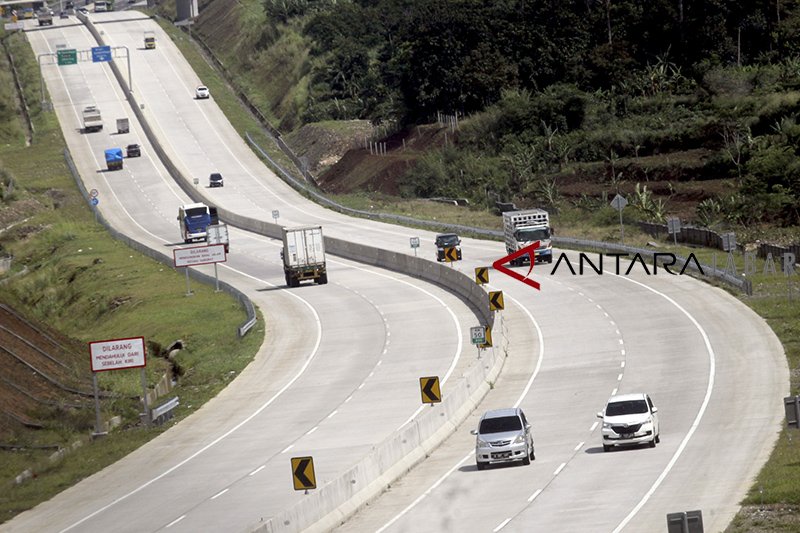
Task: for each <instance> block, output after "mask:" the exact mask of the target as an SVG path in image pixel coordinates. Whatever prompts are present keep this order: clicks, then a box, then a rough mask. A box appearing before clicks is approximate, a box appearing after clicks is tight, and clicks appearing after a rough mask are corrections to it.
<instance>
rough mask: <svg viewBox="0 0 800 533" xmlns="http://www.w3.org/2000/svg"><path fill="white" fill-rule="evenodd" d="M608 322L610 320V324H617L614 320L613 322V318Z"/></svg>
mask: <svg viewBox="0 0 800 533" xmlns="http://www.w3.org/2000/svg"><path fill="white" fill-rule="evenodd" d="M609 322H610V324H611V325H612V326H616V325H617V323H616V322H614V321H613V320H610V321H609Z"/></svg>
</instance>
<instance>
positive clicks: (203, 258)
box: [172, 244, 227, 267]
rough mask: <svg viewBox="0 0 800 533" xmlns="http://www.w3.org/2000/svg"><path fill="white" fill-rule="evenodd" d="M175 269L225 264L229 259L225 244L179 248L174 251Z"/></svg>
mask: <svg viewBox="0 0 800 533" xmlns="http://www.w3.org/2000/svg"><path fill="white" fill-rule="evenodd" d="M172 257H173V259H174V262H175V267H188V266H195V265H207V264H209V263H224V262H225V261H226V259H227V257H226V255H225V245H224V244H212V245H211V246H192V247H191V248H177V249H175V250H172Z"/></svg>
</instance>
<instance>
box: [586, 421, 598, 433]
mask: <svg viewBox="0 0 800 533" xmlns="http://www.w3.org/2000/svg"><path fill="white" fill-rule="evenodd" d="M599 423H600V422H598V421H597V420H595V422H594V424H592V427H590V428H589V432H592V431H594V430H595V429H597V425H598V424H599Z"/></svg>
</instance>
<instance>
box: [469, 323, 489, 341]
mask: <svg viewBox="0 0 800 533" xmlns="http://www.w3.org/2000/svg"><path fill="white" fill-rule="evenodd" d="M469 335H470V337H472V344H486V330H485V329H484V327H483V326H475V327H472V328H469Z"/></svg>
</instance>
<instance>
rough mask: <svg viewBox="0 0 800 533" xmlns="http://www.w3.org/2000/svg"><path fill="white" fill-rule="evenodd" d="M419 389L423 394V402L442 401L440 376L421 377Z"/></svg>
mask: <svg viewBox="0 0 800 533" xmlns="http://www.w3.org/2000/svg"><path fill="white" fill-rule="evenodd" d="M419 390H420V393H421V394H422V403H439V402H441V401H442V391H441V389H440V388H439V377H438V376H429V377H426V378H419Z"/></svg>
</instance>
